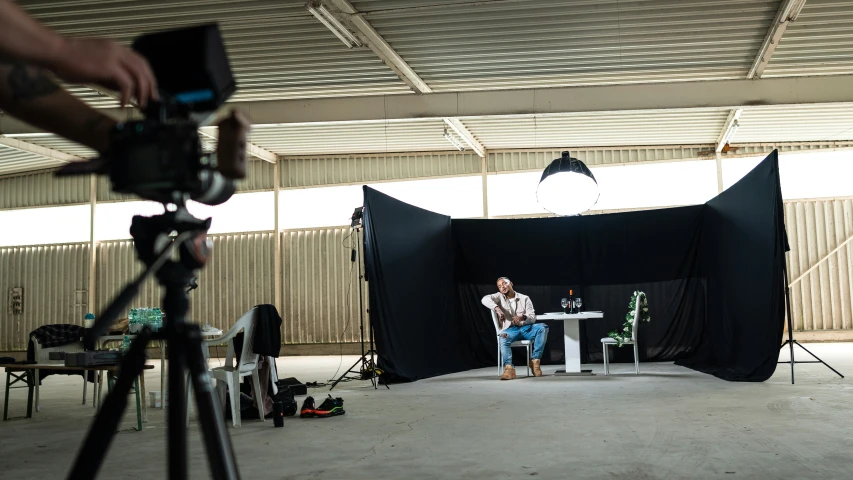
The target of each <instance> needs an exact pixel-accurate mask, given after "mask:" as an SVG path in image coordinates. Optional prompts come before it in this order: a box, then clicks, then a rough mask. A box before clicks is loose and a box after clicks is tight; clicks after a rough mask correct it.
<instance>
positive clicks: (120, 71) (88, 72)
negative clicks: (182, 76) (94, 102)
mask: <svg viewBox="0 0 853 480" xmlns="http://www.w3.org/2000/svg"><path fill="white" fill-rule="evenodd" d="M53 58H54V60H53V62H52V65H50V67H49V68H50V69H51V70H52V71H53V72H54V73H55V74H56V75H57V76H59V77H60V78H62V79H63V80H65V81H68V82H72V83H95V84H98V85H100V86H102V87H106V88H109V89H111V90H115V91H117V92H120V93H121V104H122V106H124V105H127V104H128V103H129V102H130V98H131V97H135V98H136V101H137V102H138V104H139V106H140V107H144V106H146V105H147V104H148V100H149V99H153V100H157V99H158V95H157V80H156V79H155V78H154V73H153V72H152V71H151V67H150V66H149V65H148V61H147V60H145V58H143V57H142V56H141V55H139V54H137V53H135V52H133V51H132V50H130V49H128V48H125V47H122V46H121V45H119V44H117V43H116V42H114V41H112V40H107V39H103V38H66V39H64V41H63V42H62V43H61V47H60V48H59V49H58V50H57V51H56V53H55V55H54V57H53Z"/></svg>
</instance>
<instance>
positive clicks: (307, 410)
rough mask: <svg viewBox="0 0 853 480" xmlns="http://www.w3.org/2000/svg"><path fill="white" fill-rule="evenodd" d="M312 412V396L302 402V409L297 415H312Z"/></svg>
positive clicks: (306, 416) (305, 416)
mask: <svg viewBox="0 0 853 480" xmlns="http://www.w3.org/2000/svg"><path fill="white" fill-rule="evenodd" d="M314 412H315V409H314V397H308V398H306V399H305V401H304V402H302V409H301V410H300V411H299V416H300V417H302V418H308V417H313V416H314Z"/></svg>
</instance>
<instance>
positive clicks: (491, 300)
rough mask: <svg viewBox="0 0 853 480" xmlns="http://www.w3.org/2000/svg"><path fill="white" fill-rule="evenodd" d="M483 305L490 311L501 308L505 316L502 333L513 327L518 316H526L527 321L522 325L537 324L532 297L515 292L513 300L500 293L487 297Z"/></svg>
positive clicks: (484, 298)
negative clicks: (513, 321) (514, 319)
mask: <svg viewBox="0 0 853 480" xmlns="http://www.w3.org/2000/svg"><path fill="white" fill-rule="evenodd" d="M482 303H483V305H485V306H486V308H488V309H489V310H494V308H495V307H500V308H501V311H503V314H504V321H503V324H502V325H501V329H500V331H501V332H503V331H504V330H506V329H507V328H509V327H510V326H511V325H512V319H513V317H515V316H516V315H525V316H526V317H527V319H526V320H524V321H523V322H522V325H532V324H534V323H536V311H535V310H534V309H533V302H532V301H530V297H528V296H527V295H524V294H522V293H518V292H515V296H514V297H513V298H507V297H506V295H504V294H502V293H500V292H498V293H493V294H491V295H486V296H485V297H483V300H482Z"/></svg>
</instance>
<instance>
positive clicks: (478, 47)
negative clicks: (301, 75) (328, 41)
mask: <svg viewBox="0 0 853 480" xmlns="http://www.w3.org/2000/svg"><path fill="white" fill-rule="evenodd" d="M425 3H426V2H422V1H416V2H412V1H408V0H406V1H403V0H398V1H385V0H383V1H381V2H377V1H356V2H354V4H355V5H356V6H357V7H358V8H362V9H364V10H365V11H366V12H367V13H365V18H366V19H367V20H369V21H370V23H371V24H372V25H373V26H374V27H375V28H376V30H377V31H378V32H379V33H380V34H381V35H382V36H383V37H384V38H385V39H386V40H387V41H388V42H389V43H390V44H391V46H393V47H394V48H395V49H396V50H397V52H398V53H399V54H400V55H401V56H402V57H403V59H404V60H406V61H407V62H408V63H409V65H411V66H412V68H413V69H414V70H415V71H416V72H418V74H419V75H420V76H421V77H422V78H423V79H424V80H425V81H426V83H427V84H428V85H429V86H430V87H432V88H433V89H435V90H436V91H447V90H466V89H484V88H517V87H533V86H557V85H581V84H606V83H633V82H654V81H661V82H670V81H677V80H710V79H727V78H743V77H745V75H746V73H747V72H748V70H749V68H750V66H751V64H752V62H753V60H754V58H755V55H756V52H757V51H758V49H759V47H760V46H761V43H762V41H763V39H764V36H765V34H766V33H767V28H768V26H769V25H770V22H771V21H772V20H773V17H774V15H775V14H776V11H777V9H778V7H779V1H778V0H748V1H747V0H716V1H683V0H639V1H637V0H635V1H616V0H609V1H605V0H537V1H532V0H530V1H503V2H468V4H464V5H460V4H451V5H448V4H447V2H444V1H435V2H433V5H434V6H432V7H424V6H423V5H424V4H425ZM407 7H411V8H407Z"/></svg>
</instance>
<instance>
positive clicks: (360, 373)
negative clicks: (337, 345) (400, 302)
mask: <svg viewBox="0 0 853 480" xmlns="http://www.w3.org/2000/svg"><path fill="white" fill-rule="evenodd" d="M353 229H354V231H355V232H354V233H355V236H356V239H357V240H358V241H357V242H356V249H354V250H353V251H352V257H351V260H352V261H353V262H356V265H357V266H358V319H359V330H360V340H361V342H360V343H361V357H359V359H358V360H356V361H355V363H353V364H352V366H351V367H349V370H347V371H346V372H344V373H343V374H342V375H341V376H340V377H338V379H337V380H335V381H334V382H333V383H332V386H331V387H329V391H332V389H334V388H335V386H336V385H337V384H338V383H340V382H342V381H344V380H366V379H365V378H364V372H370V383H372V384H373V389H374V390H375V389H377V388H379V384H378V382H377V380H378V381H379V382H381V383H382V385H385V388H387V389H389V390H390V389H391V387H389V386H388V384H387V383H385V380H383V379H382V377H380V376H379V375H377V374H376V361H375V355H376V350H374V349H373V326H372V325H371V326H369V327H368V328H369V330H370V331H369V338H370V348H369V349H368V350H367V351H366V352H365V351H364V306H363V305H362V297H363V296H364V295H363V293H362V287H361V282H362V281H363V279H364V276H363V275H362V274H361V239H360V238H359V236H358V232H359V231H361V228H359V227H357V226H354V227H353ZM368 355H369V356H370V358H369V359H368ZM358 365H361V367H359V368H358V369H356V367H357V366H358ZM351 374H353V375H355V376H353V375H351Z"/></svg>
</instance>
